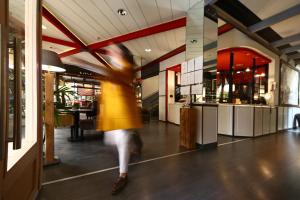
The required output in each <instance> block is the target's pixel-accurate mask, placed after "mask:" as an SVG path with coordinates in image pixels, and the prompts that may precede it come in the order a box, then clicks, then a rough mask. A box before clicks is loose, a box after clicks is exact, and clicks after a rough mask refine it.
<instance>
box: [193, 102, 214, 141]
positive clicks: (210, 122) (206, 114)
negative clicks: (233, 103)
mask: <svg viewBox="0 0 300 200" xmlns="http://www.w3.org/2000/svg"><path fill="white" fill-rule="evenodd" d="M193 108H195V109H196V110H197V129H196V130H197V135H196V142H197V144H199V145H208V144H216V143H217V135H218V133H217V131H218V122H217V121H216V119H217V118H218V105H217V104H215V105H206V104H199V105H195V106H193Z"/></svg>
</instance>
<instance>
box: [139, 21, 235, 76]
mask: <svg viewBox="0 0 300 200" xmlns="http://www.w3.org/2000/svg"><path fill="white" fill-rule="evenodd" d="M233 28H234V26H233V25H231V24H228V23H227V24H224V25H222V26H220V27H219V28H218V35H222V34H224V33H226V32H228V31H230V30H232V29H233ZM185 48H186V47H185V45H182V46H180V47H178V48H177V49H174V50H173V51H170V52H169V53H167V54H165V55H163V56H161V57H159V58H157V59H155V60H153V61H151V62H150V63H148V64H146V65H144V66H142V67H139V68H136V70H135V71H140V70H142V69H144V68H146V67H150V66H152V65H153V64H156V63H158V62H161V61H164V60H166V59H168V58H170V57H172V56H175V55H177V54H179V53H181V52H184V51H185Z"/></svg>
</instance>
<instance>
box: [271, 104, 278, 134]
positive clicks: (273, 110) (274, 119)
mask: <svg viewBox="0 0 300 200" xmlns="http://www.w3.org/2000/svg"><path fill="white" fill-rule="evenodd" d="M270 113H271V114H270V133H276V122H277V108H276V107H271V111H270Z"/></svg>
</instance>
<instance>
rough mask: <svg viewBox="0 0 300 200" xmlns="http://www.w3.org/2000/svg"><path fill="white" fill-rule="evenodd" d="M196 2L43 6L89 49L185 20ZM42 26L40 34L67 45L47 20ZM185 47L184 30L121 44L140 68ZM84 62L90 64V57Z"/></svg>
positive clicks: (78, 0)
mask: <svg viewBox="0 0 300 200" xmlns="http://www.w3.org/2000/svg"><path fill="white" fill-rule="evenodd" d="M198 1H200V0H101V1H100V0H85V1H83V0H65V1H62V0H44V6H45V7H46V8H47V9H48V10H50V11H51V13H52V14H53V15H54V16H55V17H57V18H58V19H59V20H60V21H61V22H62V23H63V24H64V25H66V27H67V28H68V29H69V30H70V31H71V32H73V33H74V34H75V35H76V36H77V37H78V38H80V39H81V40H82V41H83V42H84V43H85V44H86V45H88V44H92V43H95V42H98V41H103V40H107V39H110V38H113V37H116V36H119V35H124V34H126V33H129V32H133V31H137V30H140V29H144V28H147V27H151V26H154V25H157V24H161V23H164V22H168V21H171V20H174V19H179V18H182V17H185V15H186V12H187V10H188V9H189V8H190V7H192V6H193V5H194V4H195V3H197V2H198ZM120 8H123V9H125V10H127V12H128V14H127V15H126V16H120V15H118V14H117V10H118V9H120ZM43 24H44V25H45V26H46V27H47V29H46V30H43V35H47V36H51V37H54V38H59V39H63V40H68V41H70V39H68V38H66V36H65V35H63V34H62V33H61V32H60V31H59V30H57V29H56V27H54V26H53V25H52V24H50V23H49V22H47V20H45V19H43ZM207 42H209V41H207ZM43 44H45V45H43V48H45V49H49V50H52V51H56V52H57V53H62V52H64V51H67V50H70V48H63V47H61V46H59V45H58V47H54V46H57V45H54V44H51V43H48V42H43ZM184 44H185V27H182V28H178V29H174V30H171V31H166V32H162V33H158V34H154V35H150V36H147V37H143V38H139V39H135V40H130V41H127V42H124V45H126V46H127V47H128V48H129V49H130V50H131V51H132V52H133V54H134V55H135V57H137V59H138V60H142V63H141V64H142V65H144V64H147V63H148V62H151V61H152V60H154V59H156V58H159V57H160V56H162V55H164V54H166V53H168V52H170V51H172V50H174V49H176V48H178V47H180V46H182V45H184ZM50 47H52V48H51V49H50ZM148 48H150V49H151V50H152V51H151V52H149V53H148V52H146V51H145V49H148ZM82 55H84V54H82V53H80V54H75V55H73V57H78V58H80V57H82ZM64 60H65V59H64ZM87 60H89V61H90V62H92V58H91V56H89V57H87ZM139 63H140V62H139ZM98 64H99V62H98Z"/></svg>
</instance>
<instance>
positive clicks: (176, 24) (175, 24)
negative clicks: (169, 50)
mask: <svg viewBox="0 0 300 200" xmlns="http://www.w3.org/2000/svg"><path fill="white" fill-rule="evenodd" d="M185 25H186V18H185V17H184V18H181V19H177V20H174V21H170V22H166V23H163V24H159V25H156V26H152V27H149V28H145V29H141V30H138V31H134V32H131V33H127V34H125V35H121V36H117V37H114V38H111V39H108V40H105V41H101V42H97V43H94V44H90V45H88V48H89V49H91V50H96V49H100V48H103V47H105V46H108V45H110V44H111V43H121V42H126V41H129V40H133V39H137V38H141V37H146V36H149V35H153V34H156V33H161V32H164V31H169V30H172V29H176V28H180V27H184V26H185Z"/></svg>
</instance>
